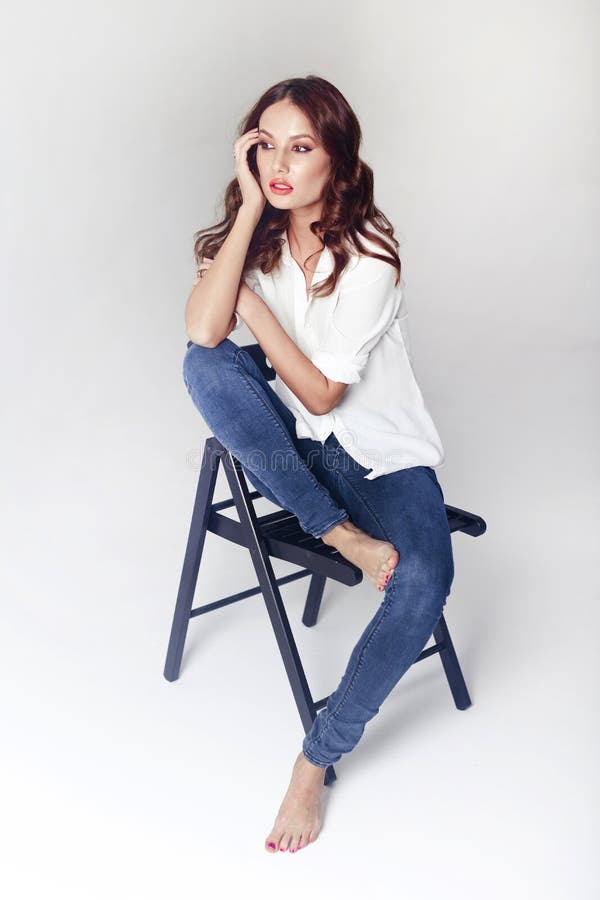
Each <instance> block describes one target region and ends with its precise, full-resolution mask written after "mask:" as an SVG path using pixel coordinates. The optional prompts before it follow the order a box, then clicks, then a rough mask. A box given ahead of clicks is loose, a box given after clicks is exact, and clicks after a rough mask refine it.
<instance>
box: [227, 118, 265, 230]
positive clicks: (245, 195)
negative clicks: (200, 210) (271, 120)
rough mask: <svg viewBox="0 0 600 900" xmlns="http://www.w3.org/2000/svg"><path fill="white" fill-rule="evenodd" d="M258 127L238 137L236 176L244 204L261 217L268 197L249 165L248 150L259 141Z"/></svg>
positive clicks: (236, 143)
mask: <svg viewBox="0 0 600 900" xmlns="http://www.w3.org/2000/svg"><path fill="white" fill-rule="evenodd" d="M258 139H259V138H258V128H253V129H252V130H251V131H247V132H246V133H245V134H243V135H242V136H241V137H239V138H238V139H237V141H236V142H235V144H234V145H233V147H234V155H235V177H236V178H237V180H238V184H239V186H240V191H241V192H242V205H243V206H246V207H248V208H249V209H250V210H252V211H253V212H254V214H255V215H256V217H257V218H260V216H261V215H262V211H263V209H264V208H265V204H266V202H267V198H266V197H265V195H264V194H263V191H262V188H261V186H260V184H259V183H258V181H257V180H256V178H255V177H254V175H253V173H252V172H251V171H250V166H249V165H248V150H249V149H250V147H251V146H252V145H253V144H256V143H257V141H258Z"/></svg>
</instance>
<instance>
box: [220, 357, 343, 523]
mask: <svg viewBox="0 0 600 900" xmlns="http://www.w3.org/2000/svg"><path fill="white" fill-rule="evenodd" d="M241 351H242V348H241V347H240V348H238V351H237V353H236V354H235V356H234V359H233V364H234V365H235V366H236V367H237V368H238V369H239V371H240V374H241V375H242V377H243V379H244V384H245V386H246V388H247V389H248V390H249V391H250V392H251V393H252V395H253V396H254V397H255V398H256V399H257V400H258V401H259V402H260V403H261V404H262V406H263V407H264V409H265V411H266V412H267V413H268V414H269V416H270V417H271V419H272V420H273V421H274V422H275V424H276V425H277V427H278V428H279V430H280V431H281V432H282V434H283V435H284V436H285V437H286V438H287V440H288V441H289V442H290V444H291V445H292V447H293V448H294V451H295V452H296V453H297V454H298V456H299V457H300V460H301V461H302V463H304V465H305V466H306V463H305V462H304V460H303V459H302V457H301V455H300V453H299V452H298V449H297V448H296V446H295V445H294V442H293V440H292V438H291V436H290V433H289V432H288V430H287V428H286V427H285V426H283V425H282V424H281V422H280V421H279V419H278V418H277V417H276V416H275V415H274V414H273V410H272V409H271V407H270V406H269V405H268V404H267V403H265V401H264V399H263V397H262V396H261V394H260V392H258V391H256V389H255V388H254V387H253V385H252V383H251V378H250V375H249V374H248V372H247V371H246V369H245V368H244V366H243V365H241V364H239V363H238V361H237V358H238V356H239V354H240V353H241ZM306 469H307V471H308V472H310V474H311V475H312V477H313V478H314V480H315V482H317V483H316V484H313V485H312V489H313V491H315V493H316V492H318V490H319V487H318V486H319V484H320V482H319V480H318V478H317V477H316V475H315V474H314V473H313V472H311V471H310V469H309V468H308V466H306ZM321 487H322V488H323V490H324V491H325V493H326V494H328V493H329V492H328V491H327V488H326V487H325V485H321ZM324 499H325V500H327V502H328V503H329V506H330V508H331V509H338V508H339V507H338V506H337V504H336V503H334V501H333V499H332V497H331V495H329V496H326V497H325V498H324ZM342 512H344V513H345V511H342ZM345 517H346V518H348V514H347V513H345ZM338 518H339V516H338ZM334 524H335V523H334ZM332 527H334V526H329V527H327V528H325V530H324V531H323V534H326V532H327V531H330V530H331V528H332Z"/></svg>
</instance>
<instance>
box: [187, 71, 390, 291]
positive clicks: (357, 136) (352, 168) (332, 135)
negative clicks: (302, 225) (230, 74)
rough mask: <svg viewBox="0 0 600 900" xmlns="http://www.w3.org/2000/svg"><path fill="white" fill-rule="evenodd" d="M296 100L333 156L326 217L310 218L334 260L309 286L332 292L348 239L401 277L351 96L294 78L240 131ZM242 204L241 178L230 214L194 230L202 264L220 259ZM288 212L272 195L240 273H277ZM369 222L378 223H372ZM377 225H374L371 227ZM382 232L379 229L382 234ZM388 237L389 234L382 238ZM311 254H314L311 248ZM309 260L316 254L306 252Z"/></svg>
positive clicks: (265, 98)
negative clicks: (364, 157) (377, 249)
mask: <svg viewBox="0 0 600 900" xmlns="http://www.w3.org/2000/svg"><path fill="white" fill-rule="evenodd" d="M283 99H289V100H291V101H292V102H293V103H294V104H295V105H296V106H297V107H298V108H299V109H301V110H302V112H303V113H304V114H305V115H306V116H307V118H308V119H309V121H310V122H311V124H312V126H313V128H314V129H315V132H316V136H317V140H318V141H319V142H320V144H321V146H322V147H323V148H324V150H325V152H326V153H327V154H328V155H329V156H330V158H331V178H330V181H329V183H328V184H327V187H326V189H325V193H324V197H323V212H322V218H321V219H320V220H318V221H316V222H311V225H310V230H311V231H312V232H313V234H314V235H316V236H318V237H319V238H320V240H321V241H322V242H323V244H324V245H325V246H326V247H328V248H329V249H330V250H331V252H332V254H333V258H334V268H333V271H332V273H331V274H330V275H329V277H328V278H327V279H326V280H325V281H322V282H321V283H320V284H318V285H316V286H315V288H314V289H311V294H312V295H313V297H321V296H328V295H329V294H331V292H332V291H333V290H334V289H335V286H336V285H337V282H338V278H339V277H340V275H341V274H342V272H343V271H344V269H345V268H346V265H347V263H348V260H349V259H350V254H349V252H348V244H350V245H352V246H353V247H354V248H355V249H356V251H357V252H358V253H359V254H361V255H364V256H372V257H374V258H376V259H381V260H384V261H385V262H389V263H390V265H392V266H394V268H395V269H396V271H397V277H396V282H395V283H396V284H398V282H399V281H400V272H401V263H400V257H399V256H398V253H397V248H398V246H399V243H398V241H397V240H396V238H395V237H394V229H393V226H392V225H391V223H390V221H389V220H388V219H387V218H386V216H385V215H384V214H383V212H381V210H379V209H378V208H377V207H376V206H375V203H374V201H373V171H372V169H371V168H370V167H369V166H368V165H367V164H366V163H365V162H364V161H363V160H362V159H361V158H360V157H359V155H358V151H359V147H360V143H361V140H362V134H361V129H360V125H359V122H358V119H357V117H356V115H355V114H354V112H353V111H352V109H351V108H350V105H349V104H348V102H347V100H346V99H345V97H343V95H342V94H341V93H340V91H339V90H338V89H337V88H336V87H335V86H334V85H333V84H331V83H330V82H329V81H326V80H325V79H324V78H320V77H319V76H317V75H307V76H306V78H289V79H286V80H285V81H280V82H278V83H277V84H274V85H273V86H272V87H270V88H268V89H267V90H266V91H265V92H264V94H263V95H262V96H261V97H260V99H259V100H258V101H257V102H256V103H255V104H254V106H253V107H252V109H251V110H250V112H249V113H248V114H247V115H246V116H245V117H244V118H243V119H242V121H241V122H240V124H239V136H241V135H242V134H245V133H246V132H247V131H250V129H252V128H256V127H258V123H259V120H260V116H261V114H262V112H263V111H264V110H265V109H267V107H268V106H271V104H273V103H276V102H277V101H279V100H283ZM256 147H257V145H256V144H253V145H252V146H251V147H250V148H249V150H248V154H247V159H248V165H249V168H250V171H251V172H252V174H253V175H254V177H255V178H256V181H257V182H258V184H259V185H260V177H259V174H258V166H257V163H256ZM241 204H242V192H241V190H240V187H239V184H238V180H237V178H234V179H233V180H232V181H230V182H229V184H228V185H227V188H226V189H225V196H224V206H225V215H224V218H223V219H222V220H221V221H220V222H218V223H217V224H216V225H213V226H211V227H210V228H204V229H202V230H200V231H197V232H196V233H195V234H194V238H195V243H194V257H195V260H196V264H197V265H199V264H200V262H201V260H202V257H203V256H207V257H209V258H211V259H214V258H215V256H216V255H217V253H218V251H219V250H220V248H221V247H222V245H223V243H224V241H225V239H226V237H227V235H228V234H229V231H230V230H231V228H232V226H233V223H234V221H235V219H236V216H237V212H238V210H239V208H240V206H241ZM289 216H290V214H289V210H287V209H276V208H275V207H274V206H271V204H270V203H269V201H268V200H267V202H266V204H265V207H264V209H263V212H262V215H261V218H260V220H259V222H258V224H257V226H256V228H255V230H254V234H253V236H252V239H251V241H250V244H249V247H248V252H247V254H246V260H245V263H244V268H243V272H242V277H244V276H245V275H246V274H247V273H248V272H249V271H250V270H251V269H253V268H255V267H260V269H261V271H262V272H263V273H265V274H266V273H267V272H271V271H272V270H273V269H274V268H275V267H276V266H277V265H278V264H279V259H280V257H281V245H282V244H283V242H284V239H285V237H282V235H284V236H285V232H286V229H287V226H288V221H289ZM367 224H370V225H372V226H373V228H372V229H367V228H366V226H367ZM373 229H374V230H373ZM376 232H379V234H377V233H376ZM383 235H386V236H387V240H386V239H385V238H384V237H383ZM361 237H366V238H367V239H368V240H370V241H372V242H373V243H374V244H375V245H376V246H378V247H381V249H382V250H383V251H385V253H386V255H381V254H379V253H372V252H371V251H370V250H369V249H368V248H367V247H366V246H365V245H364V244H363V243H362V242H361ZM311 255H313V254H311ZM308 258H310V257H308Z"/></svg>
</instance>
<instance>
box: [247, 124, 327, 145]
mask: <svg viewBox="0 0 600 900" xmlns="http://www.w3.org/2000/svg"><path fill="white" fill-rule="evenodd" d="M259 131H262V133H263V134H266V135H268V136H269V137H270V138H272V137H273V135H272V134H271V133H270V132H269V131H267V129H266V128H259ZM303 137H307V138H310V139H311V141H314V140H315V139H314V137H313V136H312V134H291V135H290V141H295V140H296V139H297V138H303ZM315 144H316V141H315Z"/></svg>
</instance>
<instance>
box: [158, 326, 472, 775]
mask: <svg viewBox="0 0 600 900" xmlns="http://www.w3.org/2000/svg"><path fill="white" fill-rule="evenodd" d="M190 343H191V342H189V343H188V346H189V345H190ZM242 349H244V350H245V351H246V352H247V353H249V354H250V355H251V356H252V357H253V359H254V361H255V362H256V364H257V365H258V366H259V368H260V369H261V371H262V373H263V374H264V376H265V378H267V379H268V380H269V381H271V380H273V379H274V378H275V371H274V370H273V369H272V368H271V367H270V365H268V364H267V361H266V358H265V355H264V353H263V351H262V349H261V347H260V345H259V344H247V345H245V346H243V348H242ZM219 463H222V464H223V468H224V470H225V474H226V476H227V481H228V483H229V488H230V490H231V499H229V500H223V501H221V502H218V503H213V494H214V490H215V485H216V482H217V475H218V473H219ZM262 496H263V495H262V494H261V493H260V492H259V491H256V490H255V491H250V490H249V488H248V483H247V481H246V477H245V474H244V471H243V469H242V466H241V464H240V462H239V460H237V459H236V458H235V457H234V456H232V454H231V453H230V452H229V451H228V450H227V449H226V448H225V447H224V446H223V445H222V444H221V443H220V441H219V440H217V438H216V437H214V436H213V437H209V438H207V440H206V442H205V444H204V453H203V456H202V464H201V467H200V475H199V477H198V486H197V489H196V499H195V501H194V508H193V511H192V521H191V525H190V530H189V535H188V540H187V547H186V551H185V556H184V560H183V569H182V572H181V579H180V582H179V591H178V594H177V601H176V604H175V613H174V616H173V624H172V627H171V635H170V639H169V646H168V650H167V658H166V663H165V669H164V676H165V678H166V679H167V681H175V680H176V679H177V678H178V677H179V670H180V667H181V658H182V656H183V649H184V644H185V639H186V635H187V629H188V623H189V621H190V619H192V618H194V617H195V616H200V615H202V614H204V613H208V612H210V611H211V610H213V609H219V608H220V607H222V606H227V605H229V604H230V603H236V602H237V601H238V600H243V599H245V598H246V597H252V596H254V595H256V594H259V593H262V595H263V597H264V601H265V604H266V607H267V612H268V614H269V618H270V619H271V625H272V626H273V631H274V632H275V637H276V639H277V643H278V645H279V651H280V653H281V656H282V659H283V664H284V666H285V670H286V672H287V676H288V679H289V682H290V685H291V688H292V693H293V695H294V699H295V701H296V706H297V707H298V712H299V713H300V719H301V721H302V725H303V727H304V731H305V733H308V732H309V731H310V729H311V727H312V724H313V721H314V719H315V717H316V715H317V713H318V711H319V710H320V709H321V708H322V707H324V706H325V705H326V703H327V700H328V699H329V697H328V696H327V697H323V698H322V699H321V700H317V701H315V700H313V698H312V695H311V692H310V689H309V686H308V682H307V680H306V675H305V673H304V668H303V666H302V662H301V660H300V656H299V654H298V650H297V647H296V642H295V640H294V636H293V634H292V630H291V628H290V623H289V621H288V617H287V614H286V611H285V607H284V604H283V600H282V597H281V593H280V591H279V587H280V585H284V584H288V583H289V582H291V581H296V580H297V579H299V578H306V577H307V576H310V583H309V586H308V593H307V597H306V603H305V605H304V612H303V615H302V623H303V624H304V625H306V626H307V627H311V626H313V625H315V624H316V621H317V616H318V614H319V608H320V606H321V599H322V597H323V590H324V588H325V582H326V580H327V579H328V578H332V579H333V580H334V581H339V582H340V583H341V584H344V585H347V586H348V587H353V586H354V585H356V584H359V583H360V582H361V581H362V577H363V573H362V570H361V569H359V568H358V567H357V566H355V565H353V564H352V563H351V562H349V561H348V560H347V559H345V558H344V557H343V556H342V555H341V554H340V552H339V551H338V550H336V549H335V548H334V547H330V546H328V545H327V544H324V543H323V541H322V540H321V539H320V538H315V537H313V536H312V535H309V534H306V532H304V531H302V529H301V528H300V525H299V523H298V519H297V517H296V516H294V515H292V514H291V513H289V512H288V511H287V510H278V511H276V512H273V513H269V514H267V515H264V516H257V515H256V512H255V509H254V503H253V501H254V500H255V499H257V498H259V497H262ZM232 506H235V509H236V512H237V514H238V517H239V522H236V521H234V520H233V519H230V518H228V517H227V516H224V515H221V512H220V511H221V510H223V509H227V508H229V507H232ZM446 514H447V516H448V525H449V527H450V531H451V532H455V531H462V532H463V533H464V534H469V535H471V536H472V537H478V536H479V535H481V534H483V533H484V531H485V530H486V527H487V526H486V523H485V522H484V520H483V519H482V518H481V516H477V515H475V514H474V513H470V512H466V511H465V510H464V509H458V508H457V507H455V506H448V504H446ZM207 531H210V532H212V533H213V534H217V535H219V536H220V537H222V538H224V539H225V540H227V541H232V542H233V543H235V544H239V545H240V546H243V547H247V548H248V550H249V551H250V557H251V559H252V563H253V565H254V569H255V571H256V575H257V578H258V586H257V587H252V588H248V589H247V590H244V591H239V592H238V593H237V594H231V595H230V596H228V597H224V598H223V599H221V600H215V601H213V602H212V603H207V604H205V605H204V606H198V607H196V608H194V609H193V608H192V604H193V601H194V596H195V591H196V582H197V579H198V570H199V568H200V561H201V559H202V551H203V549H204V539H205V536H206V532H207ZM271 557H275V558H277V559H283V560H285V561H286V562H289V563H293V564H294V565H297V566H300V567H301V568H300V571H297V572H294V573H292V574H291V575H286V576H285V577H283V578H276V577H275V574H274V572H273V568H272V565H271ZM433 636H434V639H435V644H434V645H433V646H431V647H428V648H426V649H425V650H423V652H422V653H421V654H420V656H418V657H417V659H416V660H415V662H420V661H421V660H422V659H425V658H426V657H428V656H432V655H433V654H434V653H439V655H440V659H441V661H442V665H443V667H444V671H445V673H446V678H447V679H448V684H449V686H450V690H451V692H452V697H453V698H454V703H455V705H456V707H457V708H458V709H467V708H468V707H469V706H470V705H471V698H470V697H469V693H468V691H467V686H466V684H465V680H464V678H463V675H462V672H461V669H460V665H459V662H458V658H457V656H456V652H455V650H454V646H453V644H452V640H451V638H450V632H449V631H448V626H447V625H446V621H445V619H444V616H443V614H442V615H441V616H440V618H439V620H438V623H437V625H436V627H435V630H434V632H433ZM335 778H336V774H335V770H334V768H333V766H328V767H327V770H326V772H325V779H324V783H325V784H330V783H331V782H332V781H334V780H335Z"/></svg>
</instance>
